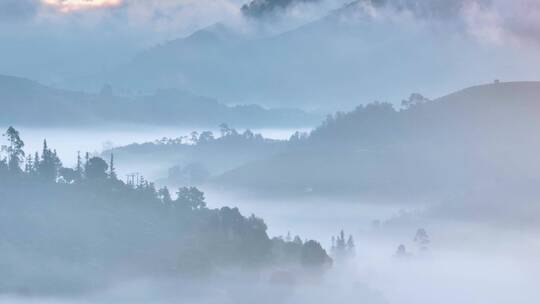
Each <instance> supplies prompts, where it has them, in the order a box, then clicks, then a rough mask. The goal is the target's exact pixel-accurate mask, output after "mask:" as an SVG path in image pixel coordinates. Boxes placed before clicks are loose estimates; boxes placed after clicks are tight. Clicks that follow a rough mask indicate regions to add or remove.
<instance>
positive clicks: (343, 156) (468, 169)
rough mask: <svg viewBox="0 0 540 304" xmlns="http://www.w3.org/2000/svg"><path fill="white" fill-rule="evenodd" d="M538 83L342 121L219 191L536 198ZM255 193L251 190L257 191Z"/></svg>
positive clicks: (375, 108)
mask: <svg viewBox="0 0 540 304" xmlns="http://www.w3.org/2000/svg"><path fill="white" fill-rule="evenodd" d="M538 117H540V83H539V82H522V83H500V84H492V85H484V86H477V87H472V88H469V89H466V90H463V91H459V92H456V93H454V94H450V95H448V96H445V97H442V98H439V99H437V100H434V101H428V102H424V103H418V104H414V105H411V106H409V107H408V108H407V109H403V110H399V111H398V110H395V109H394V108H393V107H392V106H391V105H388V104H371V105H368V106H365V107H359V108H357V109H356V110H355V111H353V112H350V113H346V114H338V115H336V116H335V117H333V118H331V119H329V120H327V121H326V122H325V123H324V124H323V125H321V126H320V127H319V128H317V129H316V130H314V131H313V132H312V133H311V135H310V137H309V138H308V139H306V140H304V141H302V142H300V143H298V144H296V145H295V146H294V147H293V148H290V149H289V150H288V151H287V152H285V153H283V154H281V155H279V156H276V157H273V158H270V159H266V160H264V161H258V162H253V163H251V164H249V165H246V166H243V167H241V168H238V169H236V170H232V171H230V172H228V173H226V174H224V175H222V176H221V177H220V178H218V179H217V180H216V181H215V182H216V183H217V184H219V185H221V186H226V187H227V188H235V189H243V190H247V189H251V190H250V191H257V192H259V193H266V194H272V195H275V194H285V193H287V194H296V195H306V193H307V194H309V195H330V196H342V195H343V196H353V197H356V198H358V197H378V198H383V199H384V198H386V199H392V198H400V199H401V200H409V199H412V200H421V199H428V200H433V199H436V200H439V199H447V198H449V197H458V196H461V195H467V194H470V193H478V192H481V193H482V194H484V198H485V197H486V196H489V197H493V196H496V193H499V192H502V190H503V189H504V190H505V191H504V192H505V193H507V194H511V195H514V197H515V198H516V200H517V197H518V196H519V197H523V196H527V197H529V198H534V197H538V194H540V193H538V191H537V190H535V189H536V188H537V187H536V185H538V183H540V177H539V176H538V174H537V172H539V171H540V157H538V155H540V137H539V136H537V135H536V134H537V133H538V131H540V121H539V120H538ZM254 189H255V190H254Z"/></svg>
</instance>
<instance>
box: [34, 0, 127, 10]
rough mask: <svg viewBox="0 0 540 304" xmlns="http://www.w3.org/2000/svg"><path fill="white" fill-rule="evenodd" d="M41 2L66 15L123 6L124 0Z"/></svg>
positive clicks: (48, 0)
mask: <svg viewBox="0 0 540 304" xmlns="http://www.w3.org/2000/svg"><path fill="white" fill-rule="evenodd" d="M41 2H42V3H43V4H44V5H46V6H51V7H54V8H57V9H58V10H59V11H61V12H64V13H67V12H71V11H77V10H85V9H99V8H103V9H104V8H109V7H115V6H119V5H120V4H122V0H41Z"/></svg>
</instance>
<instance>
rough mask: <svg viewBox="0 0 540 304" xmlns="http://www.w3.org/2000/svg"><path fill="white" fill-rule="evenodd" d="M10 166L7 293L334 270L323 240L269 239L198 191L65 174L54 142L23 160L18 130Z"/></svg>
mask: <svg viewBox="0 0 540 304" xmlns="http://www.w3.org/2000/svg"><path fill="white" fill-rule="evenodd" d="M5 135H6V139H7V140H8V143H7V145H6V146H5V149H3V151H4V156H3V157H2V159H1V160H0V231H1V233H0V292H2V293H4V294H14V293H24V294H42V293H45V294H53V295H58V294H62V293H77V292H82V291H87V290H89V289H90V290H91V289H99V288H107V287H108V286H109V285H110V284H116V283H118V282H122V281H123V280H126V279H132V278H136V277H143V278H155V277H161V276H168V277H171V276H173V277H178V276H180V277H184V278H189V277H192V276H194V275H196V276H201V275H205V274H208V273H212V272H214V271H216V270H219V269H222V268H234V267H242V268H247V269H254V270H257V269H259V270H262V269H273V268H280V269H289V270H291V271H292V272H293V273H295V272H296V271H299V272H302V271H307V270H310V271H311V270H314V269H320V270H322V269H324V268H326V266H329V265H330V264H331V259H330V258H329V257H328V255H327V254H326V252H325V251H324V249H322V247H321V246H320V245H319V243H317V242H315V241H302V240H301V239H300V238H295V240H294V241H290V240H283V239H281V238H272V239H271V238H269V236H268V235H267V233H266V229H267V226H266V224H265V223H264V222H263V220H262V219H259V218H256V217H255V216H253V215H252V216H250V217H245V216H243V215H242V214H241V213H240V212H239V210H238V209H236V208H228V207H223V208H221V209H209V208H207V207H206V202H205V198H204V194H203V193H202V192H200V191H199V190H197V189H196V188H180V189H179V190H178V191H177V195H176V196H174V195H171V194H170V193H169V190H168V189H167V188H162V189H156V188H155V187H154V185H153V184H152V183H150V182H148V181H146V180H144V179H142V178H139V179H137V180H130V181H129V182H128V183H124V182H122V181H120V180H119V179H117V177H116V174H115V165H114V159H112V158H111V159H110V160H109V162H108V163H107V162H106V161H105V160H103V159H101V158H98V157H90V156H86V157H79V158H78V161H77V165H76V167H75V168H65V167H63V166H62V164H61V162H60V160H59V159H58V157H57V156H56V153H55V152H54V150H53V149H51V148H49V147H48V146H47V144H46V143H44V146H43V150H42V151H41V152H40V153H36V154H28V155H27V156H26V157H25V155H26V154H25V153H24V151H23V149H22V148H23V146H24V142H23V141H22V140H21V139H20V137H19V134H18V132H17V131H16V130H14V129H12V128H10V129H8V131H7V133H6V134H5Z"/></svg>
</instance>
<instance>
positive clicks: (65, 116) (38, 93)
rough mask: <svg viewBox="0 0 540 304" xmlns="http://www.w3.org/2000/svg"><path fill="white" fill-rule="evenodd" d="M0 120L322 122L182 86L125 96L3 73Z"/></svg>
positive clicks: (70, 122) (73, 122)
mask: <svg viewBox="0 0 540 304" xmlns="http://www.w3.org/2000/svg"><path fill="white" fill-rule="evenodd" d="M0 106H1V107H2V115H0V124H4V125H11V124H16V125H30V126H71V125H77V126H81V125H82V126H84V125H92V124H104V123H109V124H122V123H124V124H149V125H166V126H182V127H214V126H217V125H219V124H220V123H229V124H231V125H235V126H238V127H246V128H257V127H259V128H260V127H302V126H311V125H314V124H315V123H317V122H318V120H319V118H318V117H317V116H315V115H310V114H307V113H305V112H303V111H300V110H295V109H285V108H282V109H265V108H263V107H260V106H258V105H237V106H227V105H225V104H221V103H219V102H218V101H216V100H214V99H211V98H206V97H201V96H195V95H192V94H189V93H187V92H183V91H178V90H160V91H157V92H156V93H154V94H152V95H144V96H142V95H141V96H136V97H126V96H120V95H119V94H117V93H116V92H115V91H114V88H112V87H110V86H104V87H103V88H102V90H101V92H100V93H99V94H88V93H82V92H74V91H66V90H61V89H55V88H51V87H47V86H44V85H41V84H39V83H37V82H34V81H31V80H27V79H23V78H16V77H10V76H2V75H0Z"/></svg>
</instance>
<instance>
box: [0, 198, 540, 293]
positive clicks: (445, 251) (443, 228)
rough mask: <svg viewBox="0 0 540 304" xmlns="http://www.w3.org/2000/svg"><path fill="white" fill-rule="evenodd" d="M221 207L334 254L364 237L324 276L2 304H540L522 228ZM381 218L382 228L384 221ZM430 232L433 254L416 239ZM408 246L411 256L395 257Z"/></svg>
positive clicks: (528, 237) (162, 285)
mask: <svg viewBox="0 0 540 304" xmlns="http://www.w3.org/2000/svg"><path fill="white" fill-rule="evenodd" d="M207 196H208V201H209V203H210V206H211V207H219V206H222V205H228V206H239V207H240V208H241V209H242V210H243V212H244V213H245V214H249V213H250V212H255V213H256V214H257V215H259V216H262V217H263V218H265V221H266V223H267V224H268V226H269V234H270V235H272V236H277V235H282V236H285V235H286V234H287V232H291V233H292V234H293V235H295V234H300V235H302V236H305V237H307V238H313V237H315V238H317V239H319V240H320V241H321V242H322V243H323V245H325V247H326V248H327V249H328V250H330V238H331V236H333V235H336V234H337V233H338V232H339V230H340V229H345V232H346V234H349V233H351V234H352V235H353V236H354V238H355V243H356V250H355V255H354V257H352V258H351V259H345V260H341V259H336V260H335V264H334V267H333V269H331V270H329V271H328V272H327V273H325V274H324V276H295V278H294V279H293V280H291V281H289V280H285V281H283V282H279V281H278V282H272V280H271V279H270V276H271V274H270V273H265V272H264V271H263V272H262V273H253V272H251V271H249V270H246V269H228V270H224V271H222V272H219V273H217V274H215V275H214V276H213V277H212V278H204V279H203V278H199V279H193V280H189V281H186V280H182V279H179V278H175V277H168V278H161V279H149V278H144V277H142V278H133V280H130V281H125V282H117V284H116V285H115V286H111V287H110V288H109V289H107V290H100V291H97V292H95V293H91V294H85V295H82V296H76V297H71V296H64V297H55V296H50V297H46V298H41V297H35V298H32V297H30V298H28V297H21V296H16V295H2V296H0V303H2V304H4V303H5V304H7V303H9V304H12V303H14V304H27V303H28V304H32V303H40V304H41V303H47V304H67V303H70V304H73V303H74V304H86V303H149V302H151V303H178V302H189V303H194V304H203V303H204V304H213V303H216V304H218V303H219V304H222V303H231V304H232V303H239V304H244V303H245V304H248V303H263V304H264V303H291V304H292V303H315V304H317V303H321V304H322V303H336V302H339V303H367V304H379V303H380V304H382V303H404V304H409V303H410V304H413V303H414V304H432V303H441V304H454V303H463V304H477V303H490V304H499V303H500V304H506V303H520V304H527V303H531V304H532V303H536V300H537V299H538V297H539V296H540V292H539V291H538V289H537V286H536V285H537V280H538V278H539V277H540V261H539V259H538V256H539V254H540V241H539V240H538V239H537V238H536V235H537V232H538V231H536V230H532V229H525V228H523V227H520V226H519V225H517V226H514V227H505V228H503V227H500V226H497V225H492V224H487V223H482V222H464V221H459V220H448V219H446V220H441V219H435V218H428V217H424V216H422V215H421V212H420V211H421V210H422V208H423V206H421V205H418V206H414V207H412V206H411V207H409V209H408V210H403V209H402V206H400V204H399V202H388V203H386V204H383V205H381V204H373V203H369V202H367V203H363V204H355V205H352V204H351V202H340V201H323V200H312V201H310V202H302V201H254V200H251V199H250V200H244V199H242V198H241V197H238V196H235V195H230V194H227V193H218V192H212V191H209V192H207ZM374 221H379V222H374ZM420 227H421V228H425V229H426V230H427V232H428V234H429V236H430V239H431V243H430V244H429V249H428V250H427V251H424V250H421V249H420V248H419V247H418V246H417V245H416V244H415V242H414V241H413V238H414V235H415V232H416V230H417V229H418V228H420ZM400 244H404V245H405V246H406V248H407V252H408V255H407V256H405V257H400V258H399V257H397V256H395V252H396V249H397V246H398V245H400Z"/></svg>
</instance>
